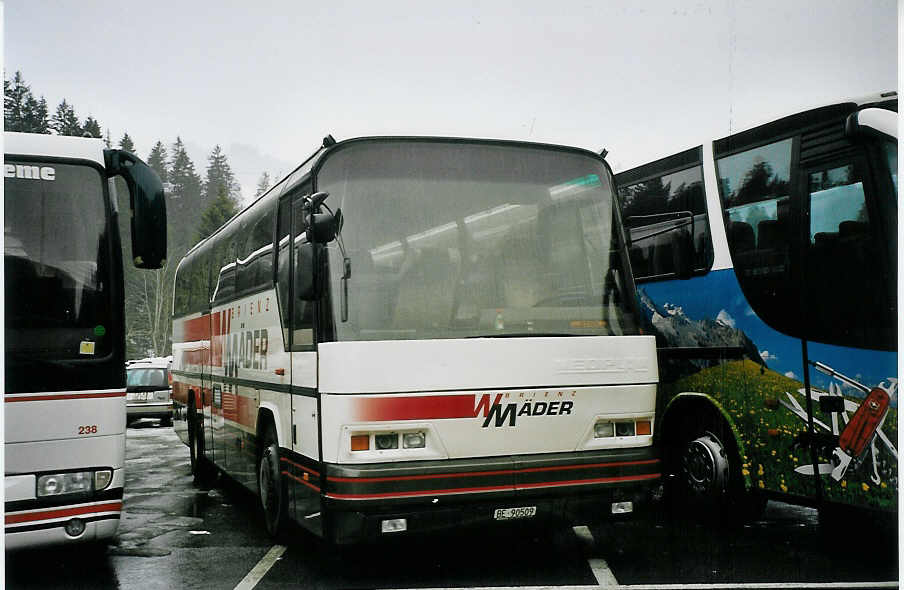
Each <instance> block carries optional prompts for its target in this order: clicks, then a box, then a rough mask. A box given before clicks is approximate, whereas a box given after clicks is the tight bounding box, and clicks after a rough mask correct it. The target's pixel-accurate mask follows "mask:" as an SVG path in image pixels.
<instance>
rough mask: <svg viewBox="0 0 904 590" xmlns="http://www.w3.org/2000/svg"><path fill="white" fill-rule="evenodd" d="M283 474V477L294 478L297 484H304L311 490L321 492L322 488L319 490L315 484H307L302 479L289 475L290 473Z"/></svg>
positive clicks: (284, 472)
mask: <svg viewBox="0 0 904 590" xmlns="http://www.w3.org/2000/svg"><path fill="white" fill-rule="evenodd" d="M282 474H283V475H286V476H288V477H290V478H292V479H294V480H295V481H297V482H298V483H300V484H304V485H306V486H308V487H309V488H311V489H312V490H314V491H315V492H319V491H320V488H318V487H317V486H315V485H314V484H312V483H310V482H307V481H305V480H303V479H301V478H300V477H295V476H294V475H292V474H291V473H289V472H288V471H283V472H282Z"/></svg>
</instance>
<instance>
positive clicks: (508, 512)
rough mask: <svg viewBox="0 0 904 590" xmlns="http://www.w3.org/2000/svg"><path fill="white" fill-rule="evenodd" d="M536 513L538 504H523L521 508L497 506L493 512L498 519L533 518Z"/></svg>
mask: <svg viewBox="0 0 904 590" xmlns="http://www.w3.org/2000/svg"><path fill="white" fill-rule="evenodd" d="M536 515H537V507H536V506H522V507H521V508H497V509H496V511H495V512H494V513H493V518H495V519H496V520H514V519H516V518H531V517H534V516H536Z"/></svg>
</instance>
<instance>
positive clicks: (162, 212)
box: [104, 149, 166, 268]
mask: <svg viewBox="0 0 904 590" xmlns="http://www.w3.org/2000/svg"><path fill="white" fill-rule="evenodd" d="M104 160H105V163H106V165H107V176H110V177H112V176H122V178H123V180H125V182H126V186H128V187H129V208H130V210H131V228H132V262H133V263H134V264H135V266H136V267H137V268H160V267H162V266H163V265H164V264H165V262H166V200H165V198H164V195H163V183H162V182H160V178H159V177H158V176H157V173H156V172H154V170H153V169H152V168H151V167H150V166H148V165H147V164H145V163H144V162H142V161H141V159H140V158H138V157H137V156H135V155H133V154H130V153H129V152H127V151H124V150H112V149H108V150H104Z"/></svg>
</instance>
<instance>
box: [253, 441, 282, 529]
mask: <svg viewBox="0 0 904 590" xmlns="http://www.w3.org/2000/svg"><path fill="white" fill-rule="evenodd" d="M262 441H263V444H262V445H261V452H260V457H259V458H258V463H257V486H258V490H259V495H260V499H261V508H263V511H264V524H266V525H267V532H268V533H270V536H271V537H277V536H279V534H280V533H281V532H282V531H283V529H284V528H285V523H286V513H287V504H288V491H287V489H286V488H287V486H286V481H285V479H283V477H282V475H281V474H280V471H281V470H280V465H279V444H278V443H277V441H276V433H275V432H274V431H273V427H272V426H268V427H267V428H266V430H265V431H264V435H263V437H262Z"/></svg>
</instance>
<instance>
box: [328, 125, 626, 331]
mask: <svg viewBox="0 0 904 590" xmlns="http://www.w3.org/2000/svg"><path fill="white" fill-rule="evenodd" d="M318 190H321V191H327V192H329V193H330V199H329V204H330V205H331V206H332V207H334V208H335V207H337V206H338V207H341V208H342V213H343V217H344V220H345V221H344V223H345V224H344V227H343V230H342V238H343V240H344V245H345V247H346V250H347V253H348V257H349V259H350V262H351V275H350V277H349V279H348V284H347V289H348V299H347V308H348V320H347V321H342V315H343V313H342V306H343V296H342V293H343V285H342V284H341V274H342V269H343V261H342V255H341V253H340V251H339V248H338V247H337V246H336V244H335V243H334V244H331V246H330V267H331V280H332V288H331V304H332V309H333V312H334V322H335V326H336V336H337V339H338V340H340V341H342V340H396V339H406V340H408V339H433V338H467V337H495V336H549V335H552V336H560V335H562V336H571V335H620V334H635V333H637V323H636V321H635V318H634V315H633V313H634V312H633V309H634V305H633V294H632V295H631V297H629V296H628V293H627V292H626V280H630V278H629V277H627V275H625V273H624V269H623V260H624V259H623V257H622V256H621V252H622V249H621V248H622V246H621V244H620V240H619V237H618V236H619V235H620V232H619V231H618V229H617V228H618V219H617V216H616V213H615V209H614V197H613V192H612V188H611V182H610V178H609V174H608V172H607V171H606V169H605V167H604V166H603V164H602V162H600V161H599V160H596V159H594V158H592V157H590V156H589V155H586V154H581V153H579V152H570V151H564V150H557V149H550V148H543V147H539V146H524V145H515V144H484V143H469V142H451V141H446V142H443V141H440V140H421V141H417V140H402V141H398V140H396V141H383V140H373V141H366V142H361V143H358V144H352V145H350V146H348V147H346V148H343V149H342V150H340V151H338V152H337V153H335V154H333V155H331V156H329V157H328V158H327V159H326V161H325V162H324V164H323V167H322V168H321V171H320V173H319V175H318Z"/></svg>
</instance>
